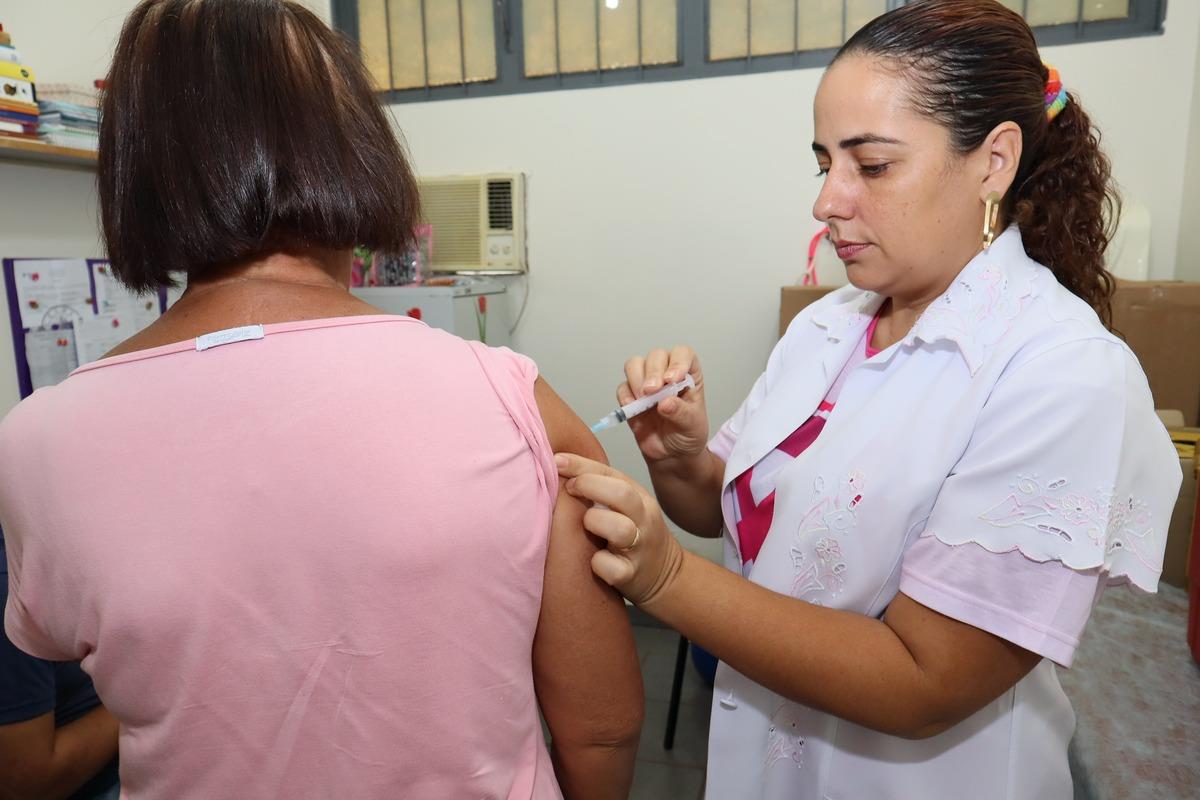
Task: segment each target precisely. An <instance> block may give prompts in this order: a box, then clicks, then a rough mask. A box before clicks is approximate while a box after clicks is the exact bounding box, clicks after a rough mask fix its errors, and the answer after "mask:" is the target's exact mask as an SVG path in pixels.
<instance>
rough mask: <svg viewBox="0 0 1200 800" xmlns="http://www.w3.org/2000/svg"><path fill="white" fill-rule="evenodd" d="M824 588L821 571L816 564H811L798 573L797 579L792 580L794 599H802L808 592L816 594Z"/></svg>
mask: <svg viewBox="0 0 1200 800" xmlns="http://www.w3.org/2000/svg"><path fill="white" fill-rule="evenodd" d="M824 588H825V584H823V583H821V576H820V570H819V568H818V567H817V565H816V564H809V565H808V566H807V567H805V568H804V569H803V570H801V571H799V572H797V573H796V577H795V578H794V579H792V596H793V597H801V596H803V595H805V594H807V593H808V592H816V591H820V590H821V589H824Z"/></svg>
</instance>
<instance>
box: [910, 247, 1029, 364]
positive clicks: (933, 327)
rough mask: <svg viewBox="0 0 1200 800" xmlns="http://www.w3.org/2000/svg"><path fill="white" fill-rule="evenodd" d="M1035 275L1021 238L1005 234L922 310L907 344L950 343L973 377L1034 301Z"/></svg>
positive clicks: (969, 264) (972, 261) (968, 265)
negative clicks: (1016, 320) (959, 353)
mask: <svg viewBox="0 0 1200 800" xmlns="http://www.w3.org/2000/svg"><path fill="white" fill-rule="evenodd" d="M997 245H998V246H997ZM1018 251H1019V252H1018ZM1010 252H1011V255H1008V256H1007V257H1006V255H1005V254H1006V253H1010ZM1037 275H1038V271H1037V269H1036V267H1035V266H1034V265H1033V264H1032V263H1031V262H1030V261H1029V260H1028V258H1027V257H1025V254H1024V248H1023V247H1022V245H1021V240H1020V234H1019V233H1017V232H1016V231H1015V230H1010V231H1007V232H1005V233H1004V234H1002V235H1001V237H1000V239H997V240H996V243H995V244H994V245H993V247H992V250H990V251H989V252H988V253H986V254H984V253H981V254H980V255H978V256H976V257H975V258H974V259H973V260H971V261H970V262H969V263H968V264H967V266H966V267H964V268H963V270H962V272H961V273H960V274H959V276H958V278H957V280H955V281H954V283H952V284H951V285H950V288H949V289H947V290H946V292H945V293H943V294H942V296H941V297H939V298H938V299H937V300H935V301H933V303H931V304H930V306H929V307H928V308H927V309H925V312H924V313H923V314H922V315H921V318H920V319H918V320H917V324H916V325H914V326H913V329H912V331H911V332H910V333H909V335H908V336H907V337H906V339H905V341H906V342H910V343H911V342H913V341H916V340H918V339H919V340H921V341H923V342H935V341H937V340H939V339H948V340H950V341H952V342H954V343H955V344H956V345H958V349H959V351H960V352H961V353H962V355H963V358H964V359H965V360H966V362H967V367H968V368H969V369H970V370H971V374H972V375H974V374H975V373H976V372H978V371H979V368H980V366H982V364H983V361H984V358H985V357H986V355H987V352H988V351H989V350H990V349H991V348H992V347H994V346H995V345H996V344H997V343H998V342H1000V341H1001V340H1002V339H1003V338H1004V337H1005V336H1006V335H1007V334H1008V332H1009V330H1010V329H1011V328H1012V324H1013V320H1015V319H1016V318H1017V315H1018V314H1020V313H1021V309H1022V308H1023V307H1024V306H1025V302H1026V300H1027V299H1028V298H1029V297H1031V296H1032V295H1033V282H1034V279H1035V278H1036V277H1037Z"/></svg>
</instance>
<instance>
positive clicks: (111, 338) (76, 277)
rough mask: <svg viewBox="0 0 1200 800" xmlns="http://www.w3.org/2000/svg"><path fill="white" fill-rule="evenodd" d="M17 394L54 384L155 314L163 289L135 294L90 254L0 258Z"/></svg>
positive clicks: (161, 304)
mask: <svg viewBox="0 0 1200 800" xmlns="http://www.w3.org/2000/svg"><path fill="white" fill-rule="evenodd" d="M3 267H4V285H5V289H6V292H5V294H6V299H7V301H8V314H9V321H10V324H11V326H12V337H13V353H14V355H15V356H16V364H17V384H18V386H19V387H20V392H21V399H22V400H23V399H25V398H26V397H28V396H29V395H30V394H32V393H33V392H34V390H36V389H40V388H42V387H43V386H53V385H54V384H56V383H58V382H59V381H61V380H63V379H65V378H66V377H67V376H68V375H70V374H71V372H72V371H74V370H75V369H77V368H78V367H80V366H82V365H83V364H88V363H91V362H92V361H95V360H97V359H99V358H101V357H103V355H104V354H105V353H107V352H108V351H110V350H112V349H113V348H114V347H115V346H116V345H118V344H120V343H121V342H122V341H124V340H125V339H128V338H129V337H130V336H132V335H133V334H135V333H137V332H138V331H140V330H142V329H143V328H145V327H146V326H147V325H149V324H150V323H152V322H154V320H156V319H158V317H159V315H161V314H162V312H163V310H164V309H165V307H166V293H165V292H162V291H160V292H157V293H150V294H142V295H139V294H134V293H133V292H130V291H129V290H128V289H126V288H125V287H124V286H122V285H121V283H120V282H119V281H117V280H116V278H115V276H114V275H113V274H112V269H111V267H110V266H109V264H108V262H107V261H104V260H103V259H96V258H86V259H85V258H6V259H4V260H3Z"/></svg>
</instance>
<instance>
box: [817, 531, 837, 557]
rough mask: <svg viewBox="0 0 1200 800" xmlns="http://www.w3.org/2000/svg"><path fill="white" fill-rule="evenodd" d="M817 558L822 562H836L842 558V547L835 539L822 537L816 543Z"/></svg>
mask: <svg viewBox="0 0 1200 800" xmlns="http://www.w3.org/2000/svg"><path fill="white" fill-rule="evenodd" d="M817 557H818V558H820V559H821V560H822V561H837V560H838V559H839V558H841V557H842V546H841V544H839V543H838V540H837V539H831V538H829V537H828V536H823V537H821V540H820V541H819V542H817Z"/></svg>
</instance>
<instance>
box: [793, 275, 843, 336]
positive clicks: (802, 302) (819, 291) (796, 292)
mask: <svg viewBox="0 0 1200 800" xmlns="http://www.w3.org/2000/svg"><path fill="white" fill-rule="evenodd" d="M840 288H841V287H840V286H785V287H783V290H782V291H781V292H780V293H779V335H780V336H781V337H782V336H783V334H784V331H786V330H787V326H788V324H789V323H791V321H792V317H794V316H796V315H797V314H799V313H800V312H801V311H802V310H803V309H805V308H807V307H808V306H810V305H812V304H813V303H815V302H817V301H818V300H820V299H821V298H822V297H824V296H825V295H827V294H829V293H830V292H832V291H833V290H834V289H840Z"/></svg>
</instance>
